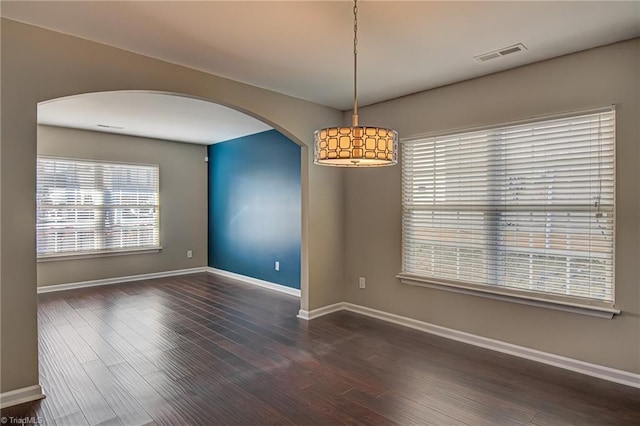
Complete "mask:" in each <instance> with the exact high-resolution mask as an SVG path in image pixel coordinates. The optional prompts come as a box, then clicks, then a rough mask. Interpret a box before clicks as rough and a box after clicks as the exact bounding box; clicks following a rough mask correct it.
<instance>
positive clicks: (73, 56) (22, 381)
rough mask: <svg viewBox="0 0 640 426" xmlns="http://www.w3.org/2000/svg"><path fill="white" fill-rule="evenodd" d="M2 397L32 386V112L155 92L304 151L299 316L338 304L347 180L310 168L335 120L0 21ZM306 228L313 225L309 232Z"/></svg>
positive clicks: (282, 99) (225, 83) (295, 103)
mask: <svg viewBox="0 0 640 426" xmlns="http://www.w3.org/2000/svg"><path fill="white" fill-rule="evenodd" d="M0 27H1V36H0V40H1V43H2V46H1V55H2V56H1V61H2V75H1V81H0V83H1V86H2V93H1V98H0V100H1V104H0V108H1V109H2V115H1V120H2V121H1V133H0V143H1V146H0V153H1V158H0V161H1V164H0V192H1V194H2V198H1V200H2V205H1V206H0V238H1V239H0V281H1V282H0V371H1V372H2V374H1V376H0V392H8V391H11V390H15V389H20V388H24V387H28V386H33V385H36V384H37V383H38V341H37V338H38V336H37V312H36V309H37V298H36V275H37V274H36V270H37V268H36V252H35V183H36V173H35V165H36V161H35V160H36V129H37V125H36V112H37V104H38V102H41V101H45V100H49V99H55V98H58V97H62V96H70V95H76V94H80V93H90V92H97V91H111V90H153V91H163V92H171V93H178V94H184V95H187V96H194V97H197V98H201V99H205V100H210V101H213V102H217V103H220V104H223V105H226V106H230V107H232V108H236V109H238V110H240V111H243V112H246V113H248V114H249V115H252V116H254V117H257V118H258V119H261V120H263V121H265V122H267V123H268V124H270V125H271V126H273V127H274V128H275V129H277V130H278V131H280V132H281V133H283V134H284V135H286V136H287V137H288V138H290V139H291V140H293V141H295V142H296V143H298V144H300V145H301V148H302V149H301V157H302V179H301V182H302V262H301V265H302V274H301V278H302V279H301V281H302V298H301V301H300V304H301V307H302V308H303V309H314V308H318V307H321V306H324V305H327V304H330V303H335V302H338V301H340V300H341V299H342V293H341V291H342V280H343V277H344V251H343V250H344V249H343V244H342V232H341V230H342V227H343V224H342V218H343V217H344V204H343V200H344V199H343V197H342V192H343V176H344V175H343V173H342V171H341V170H336V169H332V168H326V167H325V168H321V167H313V166H312V165H310V162H311V161H312V155H313V152H312V151H313V150H310V149H308V146H310V145H311V142H312V138H313V131H314V130H315V129H318V128H322V127H327V126H333V125H336V124H337V123H339V122H340V121H341V119H342V115H341V113H340V112H339V111H336V110H334V109H331V108H327V107H323V106H320V105H317V104H313V103H311V102H306V101H303V100H300V99H296V98H292V97H290V96H286V95H282V94H279V93H275V92H271V91H269V90H265V89H260V88H257V87H254V86H249V85H247V84H243V83H239V82H236V81H232V80H229V79H225V78H222V77H217V76H214V75H211V74H207V73H204V72H200V71H196V70H193V69H189V68H186V67H182V66H179V65H175V64H170V63H167V62H163V61H160V60H157V59H152V58H149V57H146V56H142V55H138V54H135V53H131V52H126V51H123V50H120V49H115V48H112V47H108V46H105V45H102V44H99V43H94V42H91V41H87V40H83V39H79V38H76V37H71V36H68V35H64V34H60V33H56V32H54V31H49V30H45V29H42V28H37V27H34V26H30V25H26V24H22V23H18V22H15V21H11V20H8V19H5V18H2V19H1V20H0ZM311 224H312V225H311Z"/></svg>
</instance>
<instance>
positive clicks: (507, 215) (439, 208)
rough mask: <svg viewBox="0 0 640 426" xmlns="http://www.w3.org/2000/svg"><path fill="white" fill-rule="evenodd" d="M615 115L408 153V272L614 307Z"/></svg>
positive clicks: (486, 133)
mask: <svg viewBox="0 0 640 426" xmlns="http://www.w3.org/2000/svg"><path fill="white" fill-rule="evenodd" d="M614 129H615V112H614V111H613V109H611V110H608V111H605V112H597V113H590V114H584V115H579V116H573V117H568V118H559V119H553V120H544V121H538V122H535V123H528V124H519V125H512V126H507V127H500V128H493V129H489V130H482V131H475V132H467V133H460V134H454V135H447V136H439V137H431V138H425V139H420V140H416V141H411V142H406V143H405V144H404V147H403V166H402V169H403V170H402V179H403V272H404V273H405V274H410V275H415V276H419V277H425V278H431V279H434V280H436V281H439V282H447V281H450V282H453V283H463V284H464V283H467V284H475V285H481V286H491V287H494V288H495V287H500V288H505V289H513V290H523V291H526V292H536V293H545V294H548V295H557V296H562V297H569V298H589V299H594V300H598V301H603V302H613V297H614V294H613V248H614V245H613V237H614V223H613V222H614V214H613V213H614V210H613V209H614V139H615V134H614Z"/></svg>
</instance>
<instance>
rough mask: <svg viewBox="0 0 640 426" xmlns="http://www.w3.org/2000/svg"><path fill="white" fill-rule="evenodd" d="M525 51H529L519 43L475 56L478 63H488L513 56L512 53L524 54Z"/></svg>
mask: <svg viewBox="0 0 640 426" xmlns="http://www.w3.org/2000/svg"><path fill="white" fill-rule="evenodd" d="M523 50H527V48H526V47H525V45H524V44H522V43H518V44H514V45H513V46H508V47H503V48H502V49H498V50H494V51H493V52H489V53H483V54H482V55H478V56H474V57H473V59H475V60H476V61H478V62H487V61H490V60H491V59H496V58H500V57H502V56H506V55H511V54H512V53H517V52H522V51H523Z"/></svg>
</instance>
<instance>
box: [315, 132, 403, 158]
mask: <svg viewBox="0 0 640 426" xmlns="http://www.w3.org/2000/svg"><path fill="white" fill-rule="evenodd" d="M313 149H314V156H313V157H314V159H315V160H314V163H315V164H320V165H324V166H335V167H380V166H392V165H394V164H396V163H397V162H398V132H396V131H395V130H391V129H385V128H381V127H367V126H352V127H329V128H326V129H320V130H316V131H315V133H314V134H313Z"/></svg>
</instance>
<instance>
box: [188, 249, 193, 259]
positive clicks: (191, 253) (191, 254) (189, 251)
mask: <svg viewBox="0 0 640 426" xmlns="http://www.w3.org/2000/svg"><path fill="white" fill-rule="evenodd" d="M192 257H193V250H187V259H191V258H192Z"/></svg>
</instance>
